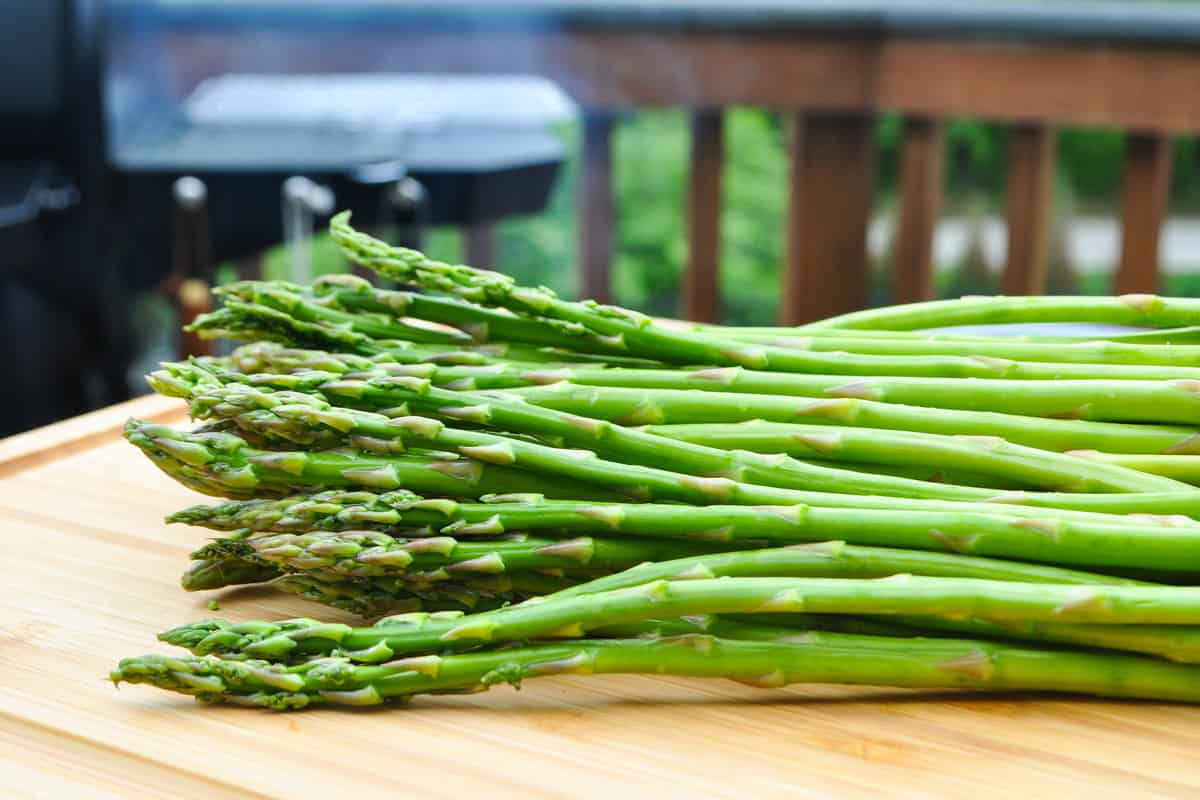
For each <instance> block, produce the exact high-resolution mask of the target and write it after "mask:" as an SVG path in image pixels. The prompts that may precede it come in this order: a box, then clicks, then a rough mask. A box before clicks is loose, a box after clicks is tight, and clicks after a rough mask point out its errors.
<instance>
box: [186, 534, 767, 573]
mask: <svg viewBox="0 0 1200 800" xmlns="http://www.w3.org/2000/svg"><path fill="white" fill-rule="evenodd" d="M753 544H754V542H753V541H750V542H747V543H745V544H742V545H741V546H742V547H747V546H753ZM729 547H730V545H729V544H727V543H706V542H703V541H694V542H681V541H678V540H670V539H643V538H633V537H621V538H612V537H592V536H578V537H573V538H569V539H547V538H535V537H528V536H523V535H518V538H517V539H516V540H512V541H458V540H456V539H454V538H452V537H449V536H437V537H426V538H419V539H397V538H394V537H392V536H390V535H388V534H386V533H379V532H373V531H352V532H343V533H332V532H315V533H303V534H292V533H280V534H272V535H267V536H257V537H252V538H247V539H240V540H225V541H222V542H219V543H217V544H216V545H215V548H217V549H220V550H222V551H227V550H229V549H233V550H234V551H235V552H236V554H237V555H238V556H239V557H240V558H242V559H244V560H248V561H251V562H265V563H267V564H270V565H274V566H276V567H278V568H279V569H282V570H284V571H288V572H291V571H319V572H322V573H325V574H330V575H339V576H343V577H347V578H374V577H380V576H404V575H407V576H410V577H411V579H413V580H416V581H430V582H438V581H442V580H446V579H452V578H455V577H458V578H462V577H464V576H468V577H469V576H482V575H498V574H502V573H508V572H522V571H531V570H561V569H568V570H578V569H590V570H599V571H603V572H615V571H620V570H625V569H628V568H629V567H632V566H634V565H637V564H641V563H643V562H649V561H661V560H662V559H669V558H680V557H683V556H688V555H698V554H701V553H712V552H716V551H719V550H720V549H722V548H725V549H728V548H729ZM211 549H214V545H209V546H208V547H206V548H202V549H201V551H200V552H199V553H197V554H195V555H196V556H198V557H201V558H203V557H205V556H206V555H207V554H208V552H207V551H209V550H211Z"/></svg>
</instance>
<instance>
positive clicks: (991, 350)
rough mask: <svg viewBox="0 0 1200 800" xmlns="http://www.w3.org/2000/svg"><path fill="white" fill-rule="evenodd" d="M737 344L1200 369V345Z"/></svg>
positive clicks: (843, 340)
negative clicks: (967, 354) (1198, 367)
mask: <svg viewBox="0 0 1200 800" xmlns="http://www.w3.org/2000/svg"><path fill="white" fill-rule="evenodd" d="M734 338H737V339H740V340H743V341H748V342H762V343H766V344H770V345H771V346H773V347H791V348H794V349H797V350H813V351H816V352H834V353H864V354H870V355H905V356H917V355H961V354H963V353H969V354H970V355H972V356H984V357H986V358H1002V359H1008V360H1011V361H1036V362H1066V363H1072V364H1124V365H1138V366H1153V365H1158V366H1166V367H1197V366H1200V345H1162V344H1133V343H1125V342H1110V341H1105V340H1102V339H1098V340H1094V341H1091V342H1078V343H1068V342H1056V343H1050V342H1015V341H1009V340H1008V339H1007V338H1005V337H996V338H993V339H981V340H974V341H970V342H959V341H954V340H946V339H873V338H870V337H852V336H846V335H841V336H783V337H781V336H777V335H771V334H744V335H737V336H735V337H734Z"/></svg>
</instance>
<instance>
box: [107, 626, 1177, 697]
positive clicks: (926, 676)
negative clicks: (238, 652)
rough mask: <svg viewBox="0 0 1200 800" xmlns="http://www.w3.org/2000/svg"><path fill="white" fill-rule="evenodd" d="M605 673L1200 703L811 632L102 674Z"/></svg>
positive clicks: (492, 678) (184, 689) (1046, 661)
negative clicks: (390, 659)
mask: <svg viewBox="0 0 1200 800" xmlns="http://www.w3.org/2000/svg"><path fill="white" fill-rule="evenodd" d="M613 672H622V673H639V672H644V673H648V674H667V675H679V676H690V677H722V678H732V679H734V680H738V681H740V682H743V683H750V684H752V685H756V686H764V687H772V686H784V685H787V684H789V683H800V682H812V683H844V684H866V685H873V686H879V685H894V686H903V687H912V688H944V687H954V688H977V689H989V690H1008V691H1013V690H1016V691H1054V692H1064V691H1065V692H1074V693H1080V694H1090V695H1100V696H1107V697H1134V698H1143V699H1157V700H1174V701H1184V702H1195V701H1197V700H1200V688H1198V687H1200V682H1198V681H1197V676H1198V675H1200V672H1198V671H1197V670H1196V669H1195V668H1193V667H1190V666H1185V665H1180V664H1169V663H1166V662H1161V661H1156V660H1154V659H1148V658H1140V657H1136V656H1121V655H1110V654H1095V653H1077V652H1062V651H1053V650H1036V649H1030V648H1025V647H1014V646H1011V645H1006V644H997V643H993V642H981V641H972V640H952V639H895V638H889V637H879V636H862V635H855V634H843V633H828V632H817V631H803V632H787V633H781V634H780V635H779V636H778V637H776V638H774V639H771V640H767V641H753V640H749V641H746V640H743V641H738V640H733V639H726V638H719V637H713V636H707V635H698V634H693V635H686V636H677V637H669V638H652V639H617V640H607V641H604V640H600V641H576V642H570V643H563V644H541V645H531V646H527V647H521V648H516V649H508V650H501V651H482V652H477V653H469V654H462V655H442V656H427V657H420V658H412V659H402V660H399V661H397V662H389V663H387V664H382V665H354V664H351V663H350V662H349V661H348V660H347V659H345V658H330V659H321V660H317V661H310V662H307V663H305V664H300V665H297V666H294V667H284V666H282V665H275V664H269V663H267V662H264V661H241V662H239V661H227V660H222V659H218V658H213V657H202V658H195V657H183V658H173V657H165V656H142V657H140V658H132V659H125V660H123V661H122V662H121V664H120V665H119V666H118V668H117V669H116V670H114V671H113V673H112V675H111V678H112V680H113V681H114V682H115V683H120V682H128V683H149V684H152V685H155V686H158V687H160V688H162V689H167V690H170V691H175V692H180V693H182V694H188V695H193V696H195V697H197V698H198V699H201V700H204V701H208V702H214V701H223V702H232V703H237V704H240V705H250V706H260V707H265V708H271V709H275V710H285V709H296V708H304V707H305V706H309V705H322V704H329V705H374V704H378V703H382V702H385V701H388V700H396V699H402V698H408V697H411V696H413V695H416V694H421V693H432V692H463V691H478V690H481V689H486V688H489V687H490V686H492V685H495V684H497V683H504V682H507V683H513V684H519V682H520V681H521V680H523V679H526V678H531V677H539V676H544V675H556V674H601V673H613Z"/></svg>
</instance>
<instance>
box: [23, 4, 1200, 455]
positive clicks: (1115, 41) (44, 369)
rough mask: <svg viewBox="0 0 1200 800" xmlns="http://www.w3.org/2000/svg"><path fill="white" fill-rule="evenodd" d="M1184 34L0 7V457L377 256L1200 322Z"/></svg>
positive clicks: (841, 22) (847, 8)
mask: <svg viewBox="0 0 1200 800" xmlns="http://www.w3.org/2000/svg"><path fill="white" fill-rule="evenodd" d="M1198 86H1200V5H1197V4H1195V3H1191V2H1176V3H1155V2H1126V3H1113V2H1071V3H1054V2H1041V3H1005V2H999V1H998V0H997V1H996V2H987V1H986V0H981V1H980V2H942V3H935V2H891V3H870V2H838V1H837V0H823V1H821V2H814V1H812V0H809V1H806V0H768V1H765V2H764V1H756V0H746V2H736V3H735V2H732V1H731V0H691V2H687V1H685V0H659V1H658V2H632V1H631V0H616V1H610V2H603V1H601V0H596V1H593V0H574V2H571V1H570V0H557V1H550V0H547V1H546V2H537V0H525V2H514V3H498V2H486V1H485V0H476V1H475V2H457V1H455V0H447V1H446V2H441V3H421V2H404V0H107V1H105V0H0V333H2V334H3V337H4V339H3V340H4V342H5V343H6V348H5V351H6V353H7V354H8V356H9V361H10V363H12V364H13V366H14V367H15V368H13V369H10V370H9V371H8V372H7V373H6V375H7V378H8V386H7V391H6V392H3V393H0V435H7V434H10V433H14V432H17V431H21V430H24V429H27V428H30V427H33V426H36V425H40V424H44V423H47V422H50V421H53V420H55V419H60V418H63V417H66V416H70V415H73V414H77V413H80V412H82V411H85V410H87V409H90V408H95V407H98V406H101V405H105V404H108V403H112V402H115V401H118V400H121V399H125V398H127V397H129V396H130V395H131V394H132V393H140V392H141V391H143V387H142V386H141V385H140V378H139V376H140V375H141V374H142V373H143V372H144V371H145V370H146V368H147V367H148V366H150V365H152V364H153V363H155V362H156V361H158V360H161V359H166V358H175V357H178V356H180V355H182V354H186V353H195V352H211V347H212V345H211V343H205V342H199V341H194V340H191V339H190V338H189V337H186V336H181V335H180V334H179V332H178V328H179V326H180V324H181V322H186V321H187V320H188V319H190V318H192V317H194V316H195V315H196V314H197V313H201V312H203V311H204V310H206V309H208V308H209V307H211V302H212V301H211V299H210V297H209V294H208V288H209V287H211V286H213V285H215V284H220V283H223V282H227V281H231V280H238V279H245V278H257V277H266V278H273V279H288V280H296V281H307V280H309V279H311V277H312V276H313V275H316V274H320V273H324V272H332V271H343V270H345V269H346V268H347V267H346V265H345V264H344V263H342V262H341V260H340V259H339V258H338V256H337V254H336V253H335V252H334V250H333V249H332V248H331V247H330V245H329V243H328V241H327V240H325V238H324V237H323V236H322V235H321V234H320V231H321V230H322V229H323V227H324V225H325V224H326V222H327V221H328V218H329V215H330V214H331V213H332V212H334V211H335V210H338V209H342V208H351V209H353V210H354V213H355V221H356V223H357V224H360V225H363V226H366V227H368V228H370V229H372V230H373V231H375V232H376V233H378V234H379V235H381V236H384V237H386V238H388V239H389V240H391V241H394V242H396V243H398V244H404V245H408V246H416V247H420V248H422V249H424V250H426V251H428V252H429V253H431V254H432V255H433V256H435V257H437V258H441V259H446V260H465V261H467V262H468V263H472V264H474V265H476V266H483V267H490V268H494V269H498V270H501V271H504V272H507V273H510V274H512V275H514V276H515V277H516V278H517V280H519V281H521V282H523V283H533V284H544V285H547V286H550V287H552V288H553V289H555V290H556V291H559V292H561V293H562V294H564V295H567V296H573V297H577V296H587V297H595V298H597V299H601V300H608V301H613V302H617V303H620V304H622V305H627V306H630V307H633V308H637V309H641V310H644V311H647V312H650V313H654V314H659V315H663V316H673V317H686V318H690V319H698V320H706V321H721V322H728V323H736V324H742V325H753V324H758V325H764V324H774V323H776V322H783V323H787V324H795V323H800V322H803V321H806V320H809V319H814V318H817V317H820V316H827V315H830V314H836V313H840V312H843V311H848V310H853V309H854V308H858V307H862V306H864V305H868V304H880V303H888V302H908V301H914V300H921V299H929V298H932V297H935V296H957V295H960V294H979V293H994V292H1001V291H1003V292H1006V293H1013V294H1032V293H1041V292H1049V293H1108V292H1154V291H1159V292H1162V293H1169V294H1176V295H1192V296H1200V163H1198V161H1200V143H1198V140H1197V138H1196V133H1197V132H1200V92H1197V91H1196V88H1197V87H1198Z"/></svg>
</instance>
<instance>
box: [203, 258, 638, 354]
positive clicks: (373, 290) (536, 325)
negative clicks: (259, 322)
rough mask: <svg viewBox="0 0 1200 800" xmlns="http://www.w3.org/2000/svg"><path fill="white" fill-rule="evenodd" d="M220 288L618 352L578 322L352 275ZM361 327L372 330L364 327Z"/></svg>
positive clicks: (317, 316)
mask: <svg viewBox="0 0 1200 800" xmlns="http://www.w3.org/2000/svg"><path fill="white" fill-rule="evenodd" d="M220 291H221V293H222V294H224V295H225V296H227V297H235V298H237V299H238V300H240V301H241V302H244V303H250V304H258V305H266V306H269V307H272V308H275V309H278V310H280V311H283V312H285V313H288V314H290V315H291V316H294V317H295V318H297V319H301V320H305V321H309V322H316V321H322V322H331V323H334V324H346V323H349V324H351V325H354V324H355V321H356V319H357V318H358V313H361V312H367V313H368V314H371V315H375V316H376V317H379V318H385V319H386V318H389V317H390V318H393V319H401V320H403V319H409V320H411V319H413V318H416V319H419V320H427V321H429V322H432V323H436V324H441V325H447V326H453V327H454V328H456V329H460V330H462V331H463V332H464V333H465V334H466V335H468V336H469V337H470V338H471V339H472V340H474V341H477V342H486V341H493V340H496V341H504V342H520V343H522V344H527V345H541V346H550V347H561V346H562V345H563V344H568V345H570V349H571V350H575V351H583V352H591V353H607V354H613V355H620V353H621V349H620V348H619V347H617V346H615V345H614V343H612V342H607V341H605V340H604V339H603V338H600V337H596V336H594V335H592V333H591V332H590V331H589V330H588V329H587V328H585V327H583V326H582V325H578V324H574V323H569V322H562V321H559V320H545V319H536V318H531V317H523V316H518V315H516V314H513V313H512V312H511V311H508V310H506V309H496V308H487V307H485V306H481V305H477V304H475V303H468V302H465V301H463V300H458V299H453V298H448V297H437V296H432V295H426V294H417V293H413V292H399V291H393V290H388V289H380V288H377V287H375V286H372V285H371V284H370V283H369V282H368V281H366V280H364V279H362V278H360V277H358V276H356V275H326V276H323V277H321V278H319V279H318V280H317V281H316V282H315V283H314V284H313V286H312V287H311V289H309V288H308V287H304V286H297V285H295V284H290V283H285V282H282V281H271V282H264V281H243V282H239V283H234V284H230V285H229V286H226V287H224V288H223V289H221V290H220ZM356 312H358V313H356ZM368 319H370V317H368ZM360 332H362V333H367V334H368V335H373V334H371V333H370V332H369V331H367V330H361V331H360ZM376 338H390V337H376ZM397 338H406V337H403V336H400V337H397Z"/></svg>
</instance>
